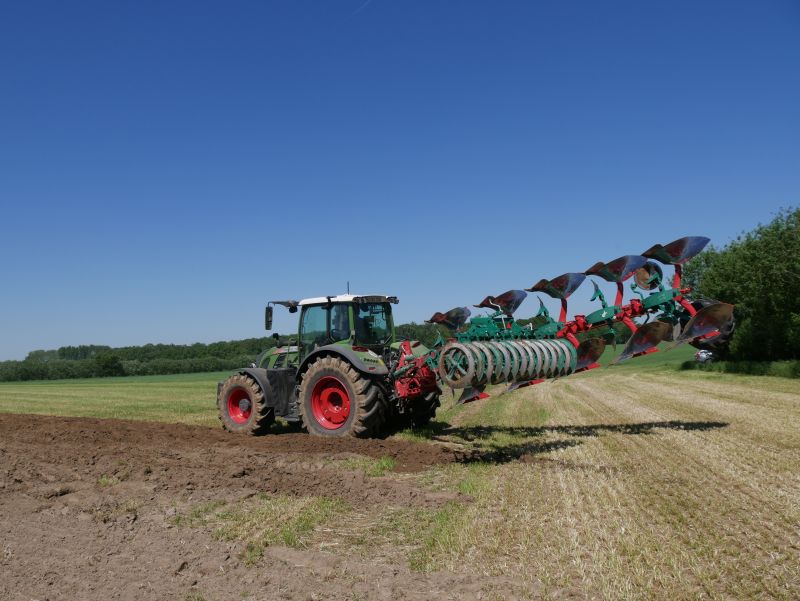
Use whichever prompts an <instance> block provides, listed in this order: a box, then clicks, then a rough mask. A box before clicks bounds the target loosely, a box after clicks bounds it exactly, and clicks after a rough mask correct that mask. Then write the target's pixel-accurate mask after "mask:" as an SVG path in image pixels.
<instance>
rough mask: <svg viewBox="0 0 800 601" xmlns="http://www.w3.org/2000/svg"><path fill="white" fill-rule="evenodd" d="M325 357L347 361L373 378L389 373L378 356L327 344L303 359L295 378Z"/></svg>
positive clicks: (339, 345)
mask: <svg viewBox="0 0 800 601" xmlns="http://www.w3.org/2000/svg"><path fill="white" fill-rule="evenodd" d="M325 355H339V356H340V357H342V358H344V359H345V360H347V361H348V362H349V363H350V364H351V365H352V366H353V367H355V368H356V369H357V370H358V371H360V372H363V373H365V374H370V375H373V376H385V375H387V374H388V373H389V369H388V368H387V367H386V364H385V363H384V362H383V359H381V358H380V357H379V356H378V355H376V354H375V353H371V354H370V353H357V352H356V351H354V350H353V349H352V348H350V347H349V346H344V345H341V344H327V345H325V346H321V347H319V348H318V349H315V350H314V352H312V353H309V355H308V356H307V357H306V358H305V359H303V362H302V363H301V364H300V368H299V369H298V370H297V377H298V378H299V377H300V375H301V374H303V373H304V372H305V371H306V368H307V367H308V366H309V365H310V364H311V363H312V362H313V361H315V360H316V359H317V358H318V357H320V356H325Z"/></svg>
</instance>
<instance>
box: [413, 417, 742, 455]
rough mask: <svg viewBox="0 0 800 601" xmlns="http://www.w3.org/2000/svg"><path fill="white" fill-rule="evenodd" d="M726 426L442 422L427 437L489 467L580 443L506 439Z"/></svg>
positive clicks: (722, 424) (674, 422) (699, 423)
mask: <svg viewBox="0 0 800 601" xmlns="http://www.w3.org/2000/svg"><path fill="white" fill-rule="evenodd" d="M728 425H729V424H728V423H727V422H708V421H696V422H687V421H678V420H671V421H661V422H642V423H638V424H592V425H588V426H536V427H524V426H523V427H517V426H452V425H450V424H448V423H445V422H434V423H432V424H430V426H429V428H428V431H427V432H426V434H429V436H428V437H429V438H431V439H436V438H439V437H448V438H458V439H462V440H464V441H465V442H469V443H472V444H473V445H474V447H475V449H474V452H473V453H471V454H470V455H469V456H468V457H466V458H465V459H464V461H465V462H467V463H471V462H476V461H485V462H490V463H507V462H509V461H516V460H518V459H520V458H521V457H523V456H532V455H540V454H544V453H549V452H552V451H557V450H560V449H565V448H569V447H574V446H577V445H579V444H581V441H580V440H575V439H574V438H569V439H565V440H555V441H552V440H551V441H541V442H537V441H520V442H510V443H508V442H506V441H507V440H508V437H515V438H520V439H525V438H537V437H540V436H544V435H545V434H549V433H557V434H564V435H567V436H572V437H576V438H586V437H597V436H599V435H600V434H602V433H614V434H626V435H647V434H652V433H653V431H654V430H656V429H666V430H689V431H692V430H694V431H705V430H715V429H718V428H725V427H727V426H728Z"/></svg>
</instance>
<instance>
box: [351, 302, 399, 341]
mask: <svg viewBox="0 0 800 601" xmlns="http://www.w3.org/2000/svg"><path fill="white" fill-rule="evenodd" d="M354 309H355V315H356V341H357V342H360V343H361V344H367V345H369V344H386V343H387V342H389V339H390V338H391V336H392V311H391V309H390V307H389V304H388V303H362V304H356V305H354Z"/></svg>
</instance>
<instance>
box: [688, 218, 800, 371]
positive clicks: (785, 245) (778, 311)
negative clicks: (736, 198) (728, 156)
mask: <svg viewBox="0 0 800 601" xmlns="http://www.w3.org/2000/svg"><path fill="white" fill-rule="evenodd" d="M684 273H685V276H686V277H685V278H684V282H685V283H686V284H687V285H689V286H692V287H693V288H694V289H695V291H696V293H699V295H701V296H705V297H707V298H713V299H718V300H722V301H725V302H728V303H732V304H734V305H735V309H734V315H735V316H736V322H737V326H736V331H735V332H734V335H733V340H732V342H731V345H730V352H729V358H730V359H733V360H735V361H780V360H792V359H800V208H794V209H788V210H784V211H782V212H781V213H779V214H778V215H777V216H776V217H775V219H773V220H772V221H771V222H770V223H768V224H767V225H759V226H758V227H757V228H755V229H754V230H753V231H751V232H749V233H746V234H742V235H741V236H739V237H738V238H736V240H734V241H733V242H731V243H730V244H728V245H727V246H725V247H724V248H719V249H718V248H714V247H710V248H708V249H707V250H705V251H703V252H702V253H700V254H699V255H698V256H697V257H696V258H695V259H693V260H692V261H690V262H689V263H688V264H687V265H686V270H685V272H684Z"/></svg>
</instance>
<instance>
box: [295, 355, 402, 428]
mask: <svg viewBox="0 0 800 601" xmlns="http://www.w3.org/2000/svg"><path fill="white" fill-rule="evenodd" d="M326 399H327V400H326ZM297 403H298V407H297V408H298V411H299V413H300V419H301V420H302V422H303V427H304V428H305V429H306V431H308V432H309V433H310V434H313V435H315V436H326V437H339V436H357V437H359V438H370V437H373V436H377V435H378V434H379V433H380V430H381V427H382V426H383V423H384V420H385V414H386V405H385V400H384V397H383V394H382V393H381V390H380V388H379V387H378V385H377V384H376V383H375V382H374V381H372V380H371V379H370V378H369V377H367V376H365V375H364V374H362V373H360V372H359V371H357V370H356V369H355V368H354V367H353V366H352V365H350V363H348V362H347V361H345V360H344V359H340V358H339V357H321V358H320V359H318V360H316V361H314V363H312V364H311V365H310V366H309V367H308V369H307V370H306V372H305V373H304V374H303V379H302V380H301V381H300V390H299V393H298V401H297ZM345 404H346V405H347V407H348V409H347V411H346V414H345V411H344V409H343V407H344V406H345ZM336 407H339V409H338V410H336ZM326 411H327V414H326ZM326 415H327V416H326Z"/></svg>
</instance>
